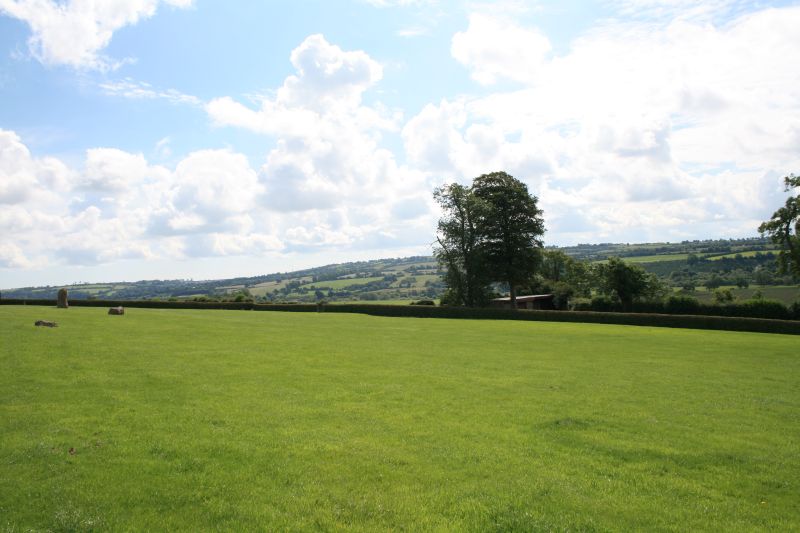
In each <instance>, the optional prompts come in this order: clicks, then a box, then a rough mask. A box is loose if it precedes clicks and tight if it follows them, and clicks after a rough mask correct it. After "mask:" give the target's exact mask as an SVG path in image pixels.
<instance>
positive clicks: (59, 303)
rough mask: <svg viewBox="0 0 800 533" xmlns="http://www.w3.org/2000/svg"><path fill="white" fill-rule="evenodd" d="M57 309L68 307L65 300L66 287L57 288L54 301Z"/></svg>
mask: <svg viewBox="0 0 800 533" xmlns="http://www.w3.org/2000/svg"><path fill="white" fill-rule="evenodd" d="M56 304H57V306H58V308H59V309H66V308H67V307H69V302H68V301H67V289H58V301H57V302H56Z"/></svg>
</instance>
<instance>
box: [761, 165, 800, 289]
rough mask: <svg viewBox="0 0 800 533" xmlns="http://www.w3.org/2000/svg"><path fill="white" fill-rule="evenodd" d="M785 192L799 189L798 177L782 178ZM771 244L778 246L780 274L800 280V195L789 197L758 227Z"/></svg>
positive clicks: (799, 180)
mask: <svg viewBox="0 0 800 533" xmlns="http://www.w3.org/2000/svg"><path fill="white" fill-rule="evenodd" d="M783 180H784V184H785V185H786V192H790V191H791V190H792V189H795V188H800V176H795V175H794V174H790V175H788V176H786V177H785V178H783ZM758 231H760V232H761V234H762V235H764V234H767V235H769V236H770V238H771V239H772V242H774V243H775V244H777V245H778V246H780V248H781V251H780V253H779V255H778V265H779V266H780V269H781V272H782V273H789V274H792V276H794V277H795V278H800V194H798V195H797V196H790V197H789V198H788V199H787V200H786V204H785V205H784V206H783V207H781V208H780V209H778V210H777V211H775V213H773V214H772V218H771V219H769V220H768V221H767V222H764V223H763V224H761V226H759V227H758Z"/></svg>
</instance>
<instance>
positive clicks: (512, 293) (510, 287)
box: [508, 282, 517, 309]
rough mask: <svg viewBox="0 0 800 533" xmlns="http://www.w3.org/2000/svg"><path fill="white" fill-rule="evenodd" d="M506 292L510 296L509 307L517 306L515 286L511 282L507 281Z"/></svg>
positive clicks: (514, 307)
mask: <svg viewBox="0 0 800 533" xmlns="http://www.w3.org/2000/svg"><path fill="white" fill-rule="evenodd" d="M508 292H509V295H510V296H511V309H516V308H517V287H515V286H514V284H513V283H511V282H509V283H508Z"/></svg>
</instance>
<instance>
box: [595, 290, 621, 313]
mask: <svg viewBox="0 0 800 533" xmlns="http://www.w3.org/2000/svg"><path fill="white" fill-rule="evenodd" d="M589 307H590V308H591V310H592V311H607V312H608V311H620V310H621V309H622V306H621V305H620V303H619V302H618V301H617V300H615V299H614V298H612V297H610V296H606V295H604V294H601V295H599V296H595V297H594V298H592V303H591V304H590V306H589Z"/></svg>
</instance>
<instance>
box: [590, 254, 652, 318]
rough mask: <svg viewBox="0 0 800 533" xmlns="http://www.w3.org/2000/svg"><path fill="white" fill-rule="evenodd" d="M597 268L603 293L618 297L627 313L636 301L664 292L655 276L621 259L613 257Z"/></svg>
mask: <svg viewBox="0 0 800 533" xmlns="http://www.w3.org/2000/svg"><path fill="white" fill-rule="evenodd" d="M596 268H597V271H598V276H597V277H598V281H599V282H600V289H601V290H602V292H604V293H606V294H610V295H613V296H615V297H617V298H618V299H619V301H620V302H621V303H622V307H623V308H624V309H625V310H626V311H630V309H631V308H632V307H633V302H634V301H636V300H639V299H643V298H649V297H654V296H657V295H659V293H661V292H662V291H663V287H662V285H661V283H660V282H659V281H658V278H656V277H655V276H654V275H653V274H650V273H648V272H647V271H645V270H644V269H643V268H642V267H640V266H639V265H634V264H630V263H626V262H625V261H623V260H622V259H620V258H619V257H611V258H609V259H608V261H607V262H606V263H604V264H603V263H601V264H599V265H597V267H596Z"/></svg>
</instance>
